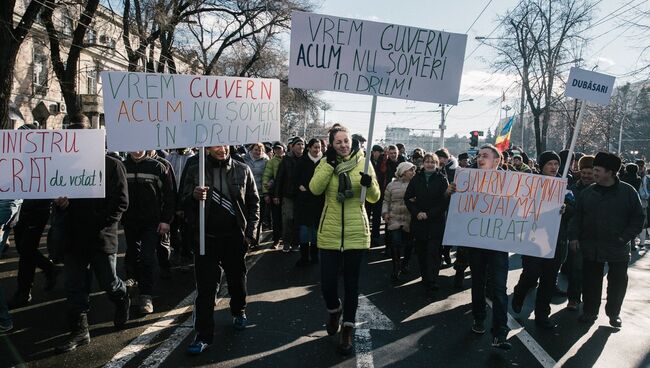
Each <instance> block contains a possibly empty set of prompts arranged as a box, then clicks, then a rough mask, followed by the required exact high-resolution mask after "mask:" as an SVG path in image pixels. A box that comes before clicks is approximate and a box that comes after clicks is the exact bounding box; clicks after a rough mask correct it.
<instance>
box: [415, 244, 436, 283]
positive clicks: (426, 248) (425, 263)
mask: <svg viewBox="0 0 650 368" xmlns="http://www.w3.org/2000/svg"><path fill="white" fill-rule="evenodd" d="M440 243H441V241H440V240H439V239H428V240H427V239H424V240H423V239H416V240H414V241H413V244H414V245H415V253H416V254H417V255H418V263H419V265H420V276H422V282H423V283H424V284H425V286H429V285H433V284H437V283H438V275H439V274H440V250H441V248H442V247H441V246H440Z"/></svg>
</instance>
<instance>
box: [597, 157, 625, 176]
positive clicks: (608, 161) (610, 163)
mask: <svg viewBox="0 0 650 368" xmlns="http://www.w3.org/2000/svg"><path fill="white" fill-rule="evenodd" d="M594 166H600V167H604V168H605V169H607V170H611V171H613V172H614V173H617V172H618V170H619V169H620V168H621V158H620V157H618V156H616V155H615V154H613V153H609V152H598V153H597V154H596V158H595V159H594Z"/></svg>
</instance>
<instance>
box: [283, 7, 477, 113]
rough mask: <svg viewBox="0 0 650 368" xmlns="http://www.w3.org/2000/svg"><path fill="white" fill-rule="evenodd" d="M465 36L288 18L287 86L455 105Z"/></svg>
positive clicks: (363, 22) (343, 20) (323, 18)
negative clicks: (289, 37) (289, 32)
mask: <svg viewBox="0 0 650 368" xmlns="http://www.w3.org/2000/svg"><path fill="white" fill-rule="evenodd" d="M466 43H467V35H464V34H458V33H449V32H442V31H434V30H427V29H421V28H415V27H408V26H401V25H395V24H386V23H378V22H371V21H366V20H359V19H349V18H339V17H332V16H328V15H321V14H315V13H304V12H293V14H292V16H291V55H290V59H289V86H290V87H295V88H307V89H316V90H328V91H339V92H348V93H356V94H366V95H377V96H384V97H393V98H402V99H408V100H416V101H425V102H437V103H444V104H452V105H455V104H457V103H458V93H459V90H460V78H461V74H462V71H463V61H464V60H463V59H464V57H465V46H466Z"/></svg>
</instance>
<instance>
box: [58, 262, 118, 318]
mask: <svg viewBox="0 0 650 368" xmlns="http://www.w3.org/2000/svg"><path fill="white" fill-rule="evenodd" d="M116 263H117V255H116V254H106V253H104V252H101V251H95V252H88V254H77V253H69V254H66V255H65V266H64V267H65V268H64V274H65V291H66V297H67V299H68V305H69V309H70V311H71V312H73V313H74V314H75V315H78V314H81V313H87V312H88V311H89V310H90V290H91V285H92V277H93V275H92V274H93V273H94V274H95V277H96V278H97V282H98V283H99V287H100V288H101V289H102V290H104V291H105V292H106V294H107V295H108V298H109V299H110V300H111V301H112V302H113V303H118V302H120V301H122V300H123V299H124V298H128V295H127V294H126V286H125V285H124V282H123V281H122V280H121V279H120V278H119V277H117V274H116V272H115V265H116Z"/></svg>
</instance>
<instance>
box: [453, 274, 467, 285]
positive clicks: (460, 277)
mask: <svg viewBox="0 0 650 368" xmlns="http://www.w3.org/2000/svg"><path fill="white" fill-rule="evenodd" d="M464 279H465V271H463V270H456V274H455V275H454V287H455V288H456V289H462V288H463V280H464Z"/></svg>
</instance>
